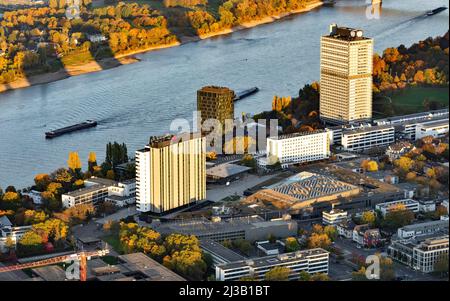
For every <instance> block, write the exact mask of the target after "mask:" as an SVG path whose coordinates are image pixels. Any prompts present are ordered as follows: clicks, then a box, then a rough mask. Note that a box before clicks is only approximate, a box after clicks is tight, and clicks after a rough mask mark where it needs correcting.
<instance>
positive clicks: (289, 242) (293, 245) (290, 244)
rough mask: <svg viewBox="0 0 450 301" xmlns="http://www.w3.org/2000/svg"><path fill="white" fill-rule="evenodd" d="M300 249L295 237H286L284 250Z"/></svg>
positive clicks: (293, 250)
mask: <svg viewBox="0 0 450 301" xmlns="http://www.w3.org/2000/svg"><path fill="white" fill-rule="evenodd" d="M298 250H300V244H299V243H298V241H297V239H296V238H295V237H288V238H286V252H295V251H298Z"/></svg>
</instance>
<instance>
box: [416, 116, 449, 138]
mask: <svg viewBox="0 0 450 301" xmlns="http://www.w3.org/2000/svg"><path fill="white" fill-rule="evenodd" d="M447 134H448V118H447V119H441V120H436V121H433V122H427V123H419V124H418V125H417V126H416V139H422V138H423V137H427V136H432V137H433V138H443V137H445V135H447Z"/></svg>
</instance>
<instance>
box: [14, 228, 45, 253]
mask: <svg viewBox="0 0 450 301" xmlns="http://www.w3.org/2000/svg"><path fill="white" fill-rule="evenodd" d="M43 244H44V240H43V239H42V236H41V235H39V234H38V233H37V232H35V231H33V230H31V231H28V232H25V234H24V235H23V236H22V238H21V239H20V240H19V242H18V244H17V251H18V252H19V253H23V254H34V253H37V252H40V251H42V250H43V247H44V245H43Z"/></svg>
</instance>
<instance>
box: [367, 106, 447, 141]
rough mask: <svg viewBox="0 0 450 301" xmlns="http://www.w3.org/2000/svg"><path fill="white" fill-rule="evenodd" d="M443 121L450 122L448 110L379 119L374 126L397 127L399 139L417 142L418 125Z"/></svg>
mask: <svg viewBox="0 0 450 301" xmlns="http://www.w3.org/2000/svg"><path fill="white" fill-rule="evenodd" d="M442 119H444V120H447V122H448V109H443V110H436V111H428V112H421V113H416V114H409V115H402V116H394V117H388V118H384V119H377V120H374V124H376V125H392V126H395V127H396V128H397V132H398V136H401V137H399V138H402V139H410V140H416V139H418V138H416V128H417V125H419V124H427V123H433V122H435V121H437V120H442Z"/></svg>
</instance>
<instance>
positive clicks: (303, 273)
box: [298, 271, 311, 281]
mask: <svg viewBox="0 0 450 301" xmlns="http://www.w3.org/2000/svg"><path fill="white" fill-rule="evenodd" d="M298 280H299V281H311V274H309V273H308V272H306V271H300V273H299V278H298Z"/></svg>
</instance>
